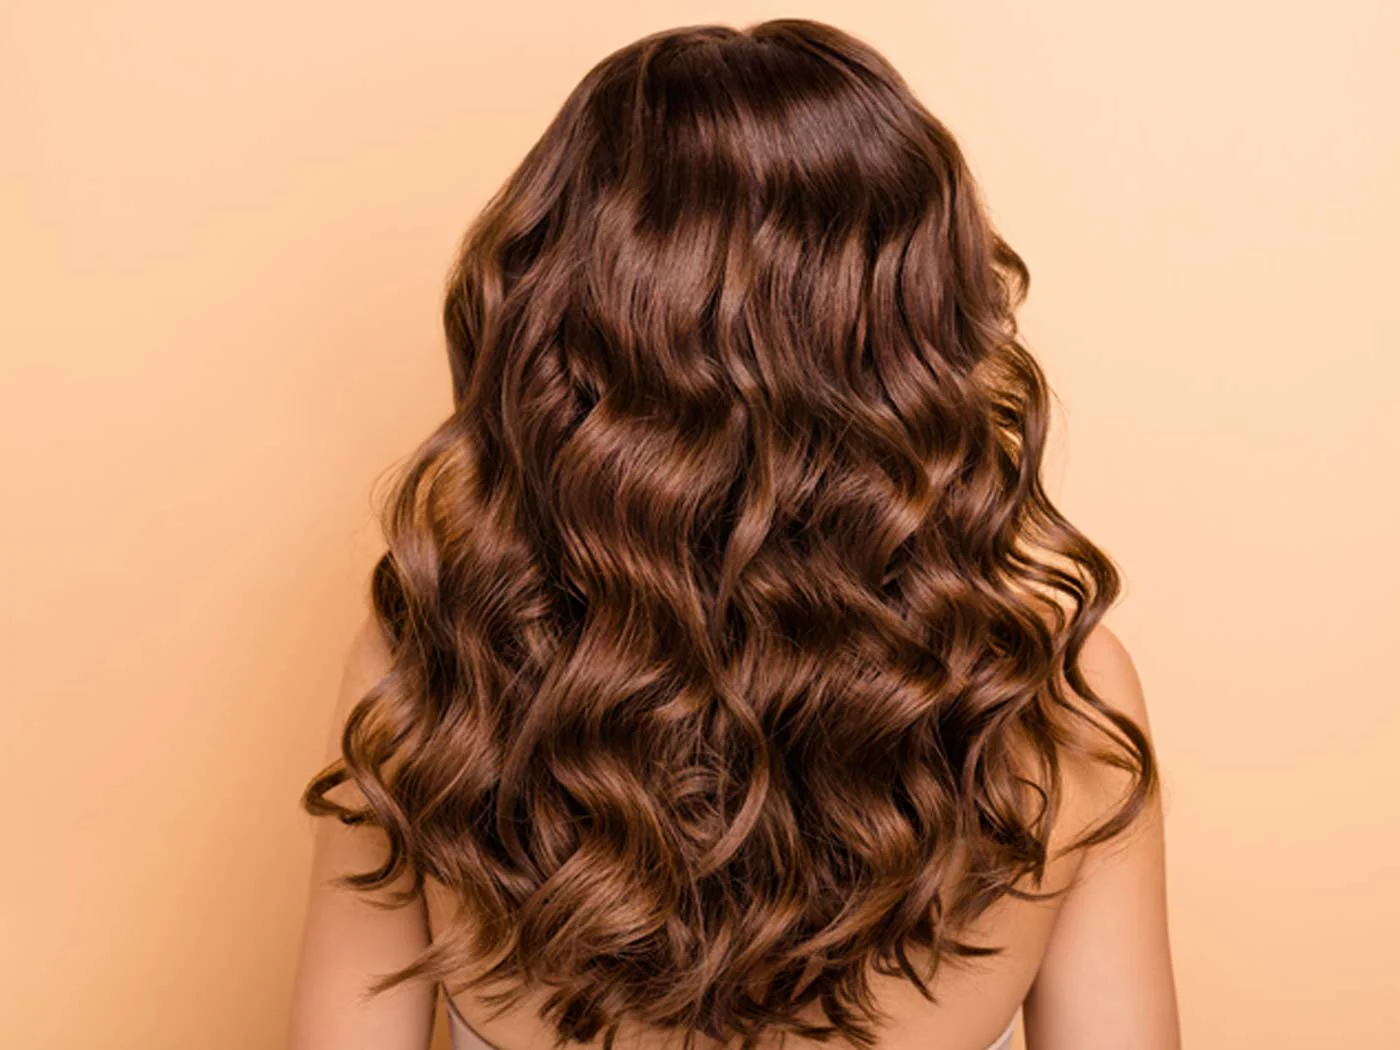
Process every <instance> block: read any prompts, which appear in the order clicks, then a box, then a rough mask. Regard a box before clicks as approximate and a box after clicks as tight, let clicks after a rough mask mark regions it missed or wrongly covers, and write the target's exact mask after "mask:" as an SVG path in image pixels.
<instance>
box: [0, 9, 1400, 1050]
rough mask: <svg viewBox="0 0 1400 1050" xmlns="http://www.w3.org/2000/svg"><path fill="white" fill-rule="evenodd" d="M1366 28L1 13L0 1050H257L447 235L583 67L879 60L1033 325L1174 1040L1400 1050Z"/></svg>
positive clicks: (1376, 48)
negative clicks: (1148, 725) (1135, 689)
mask: <svg viewBox="0 0 1400 1050" xmlns="http://www.w3.org/2000/svg"><path fill="white" fill-rule="evenodd" d="M1397 6H1400V5H1395V4H1393V3H1390V2H1386V0H1333V2H1331V3H1327V4H1315V3H1302V2H1297V0H1292V2H1265V0H1257V2H1229V0H1224V2H1222V0H1183V2H1178V3H1176V4H1172V5H1157V4H1153V5H1146V4H1123V3H1113V2H1108V0H1104V2H1091V0H1061V2H1057V3H1035V2H1031V0H1025V2H1020V3H1017V2H1010V0H980V2H977V3H972V2H967V0H964V2H962V3H957V4H954V3H937V2H935V3H906V4H895V3H858V4H857V3H836V4H832V3H808V4H804V5H798V6H797V7H796V8H794V7H793V5H781V6H780V5H771V4H761V3H745V4H735V3H713V4H706V5H699V4H681V3H663V2H649V3H646V4H642V3H618V2H613V3H607V2H604V3H602V4H601V5H600V6H595V7H585V6H584V5H582V4H573V3H570V4H564V3H558V2H550V3H543V4H541V3H535V4H512V5H500V6H499V7H497V6H490V7H488V6H485V5H469V4H465V3H463V4H452V3H446V2H423V3H409V4H404V5H398V6H392V5H386V4H382V3H365V2H354V3H347V2H339V3H328V2H305V3H273V2H271V0H244V2H242V3H237V4H222V5H215V4H192V3H188V2H184V3H177V2H174V0H143V2H130V3H116V2H113V3H99V2H96V0H86V2H84V0H77V2H72V3H40V2H18V0H10V2H7V3H5V4H3V6H0V132H3V139H0V142H3V147H2V148H3V151H4V156H3V163H0V339H3V344H2V345H3V358H2V359H0V369H2V371H0V376H3V383H2V384H0V390H3V393H2V394H0V397H2V398H3V404H0V434H3V439H2V440H3V451H4V465H5V472H6V484H5V490H6V496H7V499H6V500H5V506H4V511H3V514H0V573H2V574H3V588H2V589H0V618H2V619H0V628H3V633H0V639H3V645H4V653H5V663H4V679H3V680H4V684H5V688H4V701H3V724H2V725H0V748H2V749H3V750H0V758H2V759H3V761H0V797H3V799H4V800H5V803H6V807H5V809H6V827H5V835H4V845H3V847H0V848H3V850H4V862H3V864H0V900H3V903H0V923H2V924H3V932H0V943H3V944H4V945H5V948H4V950H3V952H0V968H2V969H0V989H3V991H0V1044H3V1045H4V1046H6V1047H15V1048H24V1050H30V1048H70V1047H71V1048H75V1050H76V1048H79V1047H84V1048H86V1047H97V1046H100V1047H104V1048H121V1050H125V1048H132V1050H135V1048H142V1050H146V1048H152V1047H186V1046H200V1047H205V1048H208V1050H224V1048H227V1050H233V1048H247V1047H272V1046H276V1045H279V1044H280V1042H281V1041H282V1039H283V1031H284V1026H285V1023H286V1012H287V1006H288V1001H289V991H290V982H291V978H292V972H293V966H294V962H295V953H296V948H297V940H298V937H299V924H300V921H301V913H302V907H303V903H304V900H305V893H306V876H307V865H308V859H309V847H310V818H308V817H306V816H304V815H303V814H301V813H300V812H299V810H298V808H297V798H298V794H299V792H300V790H301V788H302V786H303V785H304V783H305V781H306V779H307V777H308V776H309V775H310V774H311V773H312V772H313V771H314V770H315V768H316V767H317V765H318V764H319V760H320V754H321V748H322V746H323V742H324V740H325V733H326V727H327V724H328V718H329V712H330V705H331V703H332V700H333V698H334V692H335V688H336V685H337V681H338V673H339V665H340V659H341V656H342V654H343V652H344V648H345V646H346V644H347V643H348V640H349V636H350V632H351V630H352V628H353V626H354V624H355V623H356V621H357V620H358V619H359V617H360V615H361V610H362V607H363V605H362V595H363V588H364V583H365V575H366V573H367V571H368V568H369V566H370V564H371V560H372V558H373V556H374V555H375V553H376V552H377V550H378V537H377V533H376V531H375V525H374V522H373V519H372V517H371V513H370V491H371V486H372V484H373V483H374V481H375V479H376V478H377V477H378V476H379V475H380V474H381V472H382V471H384V470H385V469H386V468H387V467H388V466H390V465H391V464H392V463H393V462H394V461H395V460H397V459H398V458H399V457H401V456H403V455H405V454H407V453H408V451H409V450H410V449H411V448H412V447H413V445H414V444H416V442H417V441H418V440H419V439H421V438H422V437H423V436H425V435H426V433H427V432H428V430H429V429H430V427H431V426H432V425H434V424H435V423H436V422H437V421H438V420H439V419H440V418H441V417H442V415H443V414H444V413H445V412H446V410H447V408H448V406H449V402H450V397H449V388H448V374H447V369H446V364H445V357H444V355H443V351H442V341H441V333H440V328H439V320H438V316H439V315H438V310H439V295H440V291H441V287H442V281H443V278H444V275H445V272H446V268H447V266H448V264H449V262H450V259H451V254H452V250H453V248H454V246H455V244H456V241H457V238H458V236H459V234H460V233H461V231H462V230H463V229H464V228H465V226H466V224H467V222H468V221H469V220H470V218H471V216H472V215H473V214H474V213H475V211H476V209H477V208H478V207H479V206H480V204H481V203H482V201H483V200H484V199H485V197H486V195H487V194H488V193H489V192H490V191H491V190H493V189H494V188H495V187H496V185H497V184H498V183H499V182H500V180H501V179H502V178H503V177H504V176H505V174H506V173H507V172H508V171H509V170H510V168H511V167H512V166H513V165H514V164H515V163H516V162H517V160H518V159H519V158H520V156H521V155H523V153H524V151H525V150H526V148H527V147H528V146H529V145H530V143H532V142H533V141H534V139H535V138H536V137H537V136H538V134H539V133H540V131H541V130H542V129H543V127H544V124H545V123H546V122H547V120H548V119H549V118H550V117H551V116H552V115H553V113H554V112H555V110H556V108H557V107H558V105H559V104H560V103H561V102H562V101H563V98H564V96H565V94H566V93H567V92H568V91H569V90H570V89H571V88H572V87H573V85H574V84H575V83H576V82H577V80H578V79H579V78H580V77H581V76H582V75H583V73H584V72H585V71H586V69H587V68H588V67H589V66H591V65H592V64H593V63H594V62H595V61H597V60H598V59H600V58H601V57H602V56H603V55H604V54H606V53H607V52H609V51H611V50H613V49H614V48H616V47H618V46H621V45H622V44H624V43H626V42H629V41H630V40H632V39H635V38H636V37H637V36H640V35H641V34H643V33H644V32H649V31H652V30H654V29H659V28H662V27H665V26H668V25H679V24H689V23H696V22H708V21H728V22H737V23H748V22H752V21H756V20H759V19H761V18H764V17H769V16H773V15H786V14H802V15H806V16H810V17H815V18H819V19H823V20H826V21H830V22H833V23H835V24H837V25H840V26H842V27H844V28H847V29H849V30H851V31H853V32H855V33H857V34H858V35H861V36H863V37H865V38H866V39H868V40H869V41H871V42H872V43H874V44H875V45H876V46H878V47H880V48H881V49H882V50H883V51H884V52H885V53H886V54H887V55H888V56H889V57H890V58H891V59H892V60H893V61H894V62H895V64H896V65H897V66H898V67H899V68H900V69H901V70H902V71H903V72H904V73H905V75H906V76H907V77H908V79H909V80H910V81H911V83H912V84H913V85H914V87H915V89H916V90H917V91H918V92H919V94H920V96H921V97H922V98H923V99H924V100H925V101H926V103H927V104H928V105H929V107H930V108H931V109H932V110H933V111H934V112H935V113H936V114H938V115H939V116H940V117H941V118H943V119H944V120H945V121H946V122H947V123H948V124H949V126H950V127H951V128H952V130H953V131H954V133H955V134H956V135H958V137H959V138H960V140H961V142H962V144H963V145H964V147H965V149H966V151H967V153H968V155H969V158H970V160H971V162H972V164H973V166H974V169H975V171H976V172H977V173H978V175H979V177H980V179H981V181H982V184H983V186H984V188H985V190H986V193H987V196H988V199H989V201H990V204H991V207H992V210H993V213H994V216H995V218H996V220H997V222H998V223H999V225H1000V227H1001V229H1002V231H1003V232H1004V233H1005V234H1006V236H1007V237H1008V239H1009V240H1010V241H1011V242H1012V244H1013V245H1014V246H1016V247H1017V248H1018V249H1019V250H1020V251H1021V252H1022V254H1023V255H1024V256H1025V258H1026V259H1027V261H1028V263H1029V265H1030V268H1031V271H1032V275H1033V279H1032V291H1031V299H1030V302H1029V304H1028V305H1027V308H1026V310H1025V312H1024V314H1023V318H1024V325H1025V330H1026V333H1027V335H1028V338H1029V340H1030V343H1031V346H1032V348H1033V349H1034V350H1035V351H1036V352H1037V353H1038V355H1039V357H1040V359H1041V360H1042V362H1043V363H1044V365H1045V367H1046V370H1047V372H1048V373H1049V376H1050V379H1051V382H1052V384H1053V386H1054V387H1055V389H1056V391H1057V393H1058V395H1059V397H1060V399H1061V402H1062V408H1063V411H1062V412H1061V413H1060V415H1059V416H1058V418H1057V420H1056V422H1057V425H1058V427H1059V429H1058V431H1057V434H1056V441H1057V444H1056V446H1055V456H1054V459H1053V462H1052V464H1051V470H1050V477H1049V481H1050V486H1051V490H1052V492H1053V493H1054V494H1056V495H1057V496H1058V497H1059V498H1060V500H1061V503H1062V506H1063V507H1064V508H1065V510H1066V511H1067V513H1068V514H1069V515H1070V516H1071V518H1072V519H1073V520H1075V521H1076V522H1077V523H1078V524H1080V525H1081V526H1082V527H1083V528H1084V529H1085V530H1086V531H1087V532H1088V533H1089V534H1090V535H1091V536H1093V537H1094V538H1095V539H1096V540H1097V541H1098V542H1099V543H1100V544H1101V545H1102V546H1104V547H1105V548H1106V549H1107V550H1108V551H1109V553H1110V554H1112V555H1113V556H1114V557H1115V558H1116V559H1117V560H1118V562H1119V563H1120V564H1121V565H1122V567H1123V568H1124V570H1125V572H1126V575H1127V581H1128V588H1127V595H1126V597H1125V599H1124V601H1123V603H1122V604H1121V606H1120V607H1119V608H1118V609H1117V610H1116V611H1115V612H1114V613H1113V614H1112V616H1111V618H1110V622H1111V623H1112V624H1113V625H1114V626H1115V628H1116V630H1117V632H1118V633H1119V635H1120V636H1121V637H1122V638H1123V639H1124V640H1125V642H1126V643H1127V644H1128V647H1129V649H1130V650H1131V652H1132V653H1133V655H1134V657H1135V659H1136V661H1137V663H1138V667H1139V670H1140V673H1141V675H1142V678H1143V680H1144V682H1145V685H1146V689H1147V693H1148V702H1149V707H1150V710H1151V714H1152V720H1153V729H1154V732H1155V734H1156V737H1157V742H1158V748H1159V751H1160V754H1161V757H1162V760H1163V763H1164V767H1165V775H1166V780H1167V806H1168V810H1167V812H1168V863H1169V866H1170V906H1171V916H1172V930H1173V937H1174V948H1175V958H1176V969H1177V980H1178V987H1179V993H1180V1000H1181V1009H1182V1019H1183V1027H1184V1034H1185V1044H1186V1045H1187V1046H1189V1047H1193V1048H1197V1050H1214V1048H1233V1047H1243V1046H1251V1047H1262V1046H1267V1047H1270V1048H1272V1050H1288V1048H1294V1047H1297V1048H1303V1047H1308V1048H1316V1047H1334V1046H1343V1045H1353V1041H1355V1045H1367V1046H1380V1045H1400V1022H1398V1021H1397V1013H1396V1010H1395V1005H1394V989H1395V987H1396V986H1397V964H1396V963H1395V961H1394V951H1395V946H1396V943H1397V939H1400V911H1398V910H1397V906H1396V903H1395V896H1394V894H1393V892H1392V891H1393V890H1394V887H1395V886H1397V885H1400V836H1397V835H1396V828H1397V822H1396V818H1395V815H1394V813H1395V799H1396V796H1397V790H1396V789H1397V786H1400V785H1398V784H1397V773H1396V745H1397V737H1398V736H1400V733H1397V728H1398V727H1397V719H1400V715H1397V711H1400V703H1398V702H1397V701H1398V700H1400V697H1397V689H1396V686H1395V677H1394V674H1393V670H1394V663H1393V660H1392V659H1391V656H1392V653H1393V650H1394V646H1395V639H1396V635H1397V627H1400V615H1397V614H1398V613H1400V610H1397V604H1400V580H1398V579H1397V560H1396V557H1395V554H1394V540H1395V536H1396V525H1395V520H1396V511H1397V496H1396V480H1397V466H1396V464H1397V461H1400V448H1397V444H1398V442H1397V436H1396V435H1397V427H1396V419H1397V410H1398V409H1400V405H1397V394H1396V390H1397V386H1398V385H1400V366H1398V365H1397V350H1400V347H1397V342H1398V341H1400V340H1397V329H1398V328H1400V326H1397V305H1396V303H1397V295H1396V291H1395V282H1396V277H1397V274H1396V262H1395V245H1396V243H1397V235H1400V223H1397V217H1398V212H1400V209H1398V208H1397V189H1398V188H1400V150H1398V149H1397V143H1398V142H1400V135H1397V118H1396V114H1395V100H1396V99H1400V74H1397V64H1396V63H1395V61H1394V59H1395V56H1396V54H1397V52H1400V32H1397V30H1400V25H1398V24H1397V22H1398V19H1397Z"/></svg>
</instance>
